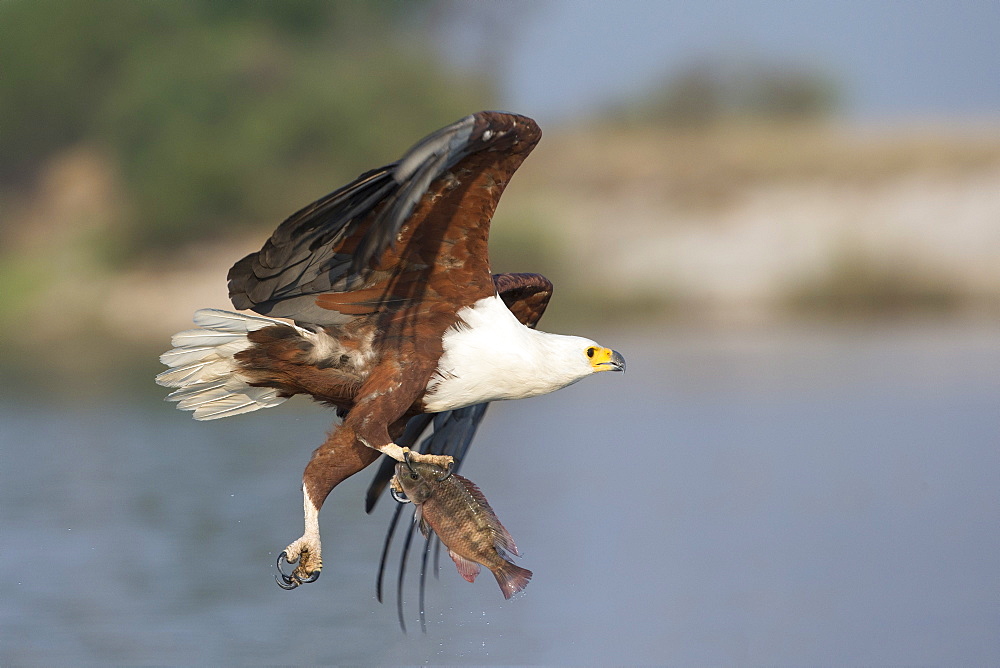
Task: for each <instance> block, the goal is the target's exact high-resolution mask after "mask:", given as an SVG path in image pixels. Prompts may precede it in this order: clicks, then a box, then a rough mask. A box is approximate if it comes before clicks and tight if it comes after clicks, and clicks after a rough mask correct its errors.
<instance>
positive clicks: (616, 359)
mask: <svg viewBox="0 0 1000 668" xmlns="http://www.w3.org/2000/svg"><path fill="white" fill-rule="evenodd" d="M611 352H612V355H611V363H612V364H614V365H615V370H616V371H621V372H622V373H625V357H624V356H622V354H621V353H620V352H618V351H617V350H612V351H611Z"/></svg>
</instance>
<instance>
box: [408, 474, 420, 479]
mask: <svg viewBox="0 0 1000 668" xmlns="http://www.w3.org/2000/svg"><path fill="white" fill-rule="evenodd" d="M419 479H420V476H418V475H417V474H416V473H411V474H410V480H419Z"/></svg>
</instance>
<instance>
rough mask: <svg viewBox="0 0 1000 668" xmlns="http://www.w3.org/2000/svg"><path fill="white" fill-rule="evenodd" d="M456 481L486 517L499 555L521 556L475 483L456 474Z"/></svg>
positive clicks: (508, 533)
mask: <svg viewBox="0 0 1000 668" xmlns="http://www.w3.org/2000/svg"><path fill="white" fill-rule="evenodd" d="M454 477H455V478H457V479H458V481H459V482H460V483H462V486H463V487H465V490H466V491H467V492H468V493H469V495H470V496H472V498H473V499H475V500H476V503H478V504H479V505H480V506H481V507H482V509H483V511H485V515H486V523H487V525H489V527H490V532H491V533H492V534H493V546H494V547H496V548H497V550H499V551H500V555H501V556H503V553H504V552H505V551H506V552H509V553H510V554H513V555H514V556H515V557H519V556H521V553H520V552H518V551H517V545H515V544H514V539H513V538H512V537H511V535H510V532H509V531H507V529H506V528H504V525H503V524H501V523H500V519H499V518H498V517H497V514H496V513H495V512H493V508H492V507H491V506H490V502H489V501H487V500H486V496H485V495H484V494H483V493H482V491H480V489H479V488H478V487H476V483H474V482H472V481H471V480H469V479H468V478H466V477H464V476H460V475H458V474H457V473H456V474H455V476H454Z"/></svg>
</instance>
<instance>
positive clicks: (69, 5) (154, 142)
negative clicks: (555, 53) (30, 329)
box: [0, 0, 493, 261]
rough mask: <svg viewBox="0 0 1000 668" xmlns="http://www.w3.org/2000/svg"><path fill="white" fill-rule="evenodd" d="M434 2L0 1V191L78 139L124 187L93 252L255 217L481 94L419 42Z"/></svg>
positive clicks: (126, 252)
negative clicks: (117, 215)
mask: <svg viewBox="0 0 1000 668" xmlns="http://www.w3.org/2000/svg"><path fill="white" fill-rule="evenodd" d="M435 4H439V3H435V2H433V0H411V1H408V2H402V1H400V0H368V1H364V2H362V1H360V0H354V1H349V2H330V1H328V0H282V1H280V2H277V1H276V2H234V1H229V0H227V1H225V2H223V1H215V0H184V1H177V2H168V1H160V0H151V1H143V2H138V1H134V0H102V1H101V2H65V1H60V0H10V1H7V2H2V3H0V73H2V76H0V183H2V184H3V185H2V186H0V205H2V203H3V199H4V198H5V197H6V198H14V197H24V194H25V193H28V192H30V191H31V188H32V184H33V183H34V182H35V180H36V179H37V178H38V175H39V174H40V172H41V171H42V170H43V169H44V168H45V166H46V165H47V164H48V163H49V162H50V161H51V160H52V159H53V158H54V157H57V156H58V155H60V154H61V153H62V152H64V151H67V150H69V149H72V148H75V147H80V146H85V147H88V148H93V149H95V150H98V151H101V152H102V154H103V155H105V156H107V157H108V158H109V160H110V163H111V164H112V165H113V166H114V169H115V170H116V172H117V178H119V179H120V180H121V183H122V185H123V189H124V190H125V194H124V197H125V199H126V201H127V212H126V215H125V216H124V217H125V218H126V219H127V220H124V221H121V224H117V225H115V226H114V230H113V234H109V235H108V238H107V239H104V240H103V241H102V243H103V244H104V245H105V246H106V248H105V249H104V250H105V251H106V254H107V255H108V256H109V257H110V258H111V259H117V260H119V261H120V260H122V259H123V258H135V257H140V256H142V255H143V254H144V253H146V252H148V251H150V250H152V249H164V248H167V249H169V248H171V247H176V246H178V245H181V244H184V243H188V242H190V241H193V240H197V239H199V238H204V237H206V236H209V235H215V234H220V233H224V232H226V231H228V230H231V229H232V228H234V227H235V226H239V225H244V224H247V223H248V222H250V223H266V224H267V225H273V224H274V223H275V222H276V221H278V220H280V219H281V218H283V217H284V216H285V215H287V214H288V213H290V212H291V210H290V203H292V202H294V203H296V204H301V203H304V202H307V201H310V200H311V199H312V198H315V197H318V196H320V195H322V194H325V192H327V191H328V190H330V189H332V188H333V187H334V186H335V185H337V184H340V183H343V182H345V181H346V180H348V179H350V178H353V177H354V176H356V175H357V174H358V173H360V172H361V171H363V170H364V169H367V168H370V167H372V166H375V165H376V164H381V163H383V162H385V161H387V160H390V159H393V158H394V157H396V154H397V153H398V151H399V147H400V146H401V145H406V144H407V143H408V142H410V141H412V139H413V138H414V137H419V136H421V135H423V134H424V133H426V132H429V131H431V130H433V129H434V128H436V127H438V126H440V125H441V124H443V123H445V122H448V121H450V120H453V119H455V118H458V117H460V116H462V115H464V114H466V113H469V112H471V111H475V110H478V109H479V108H482V107H485V106H489V104H490V101H491V100H492V99H493V93H492V90H491V88H490V86H489V84H488V83H484V82H483V77H482V76H477V77H475V78H474V77H473V76H472V75H471V74H469V73H466V74H461V73H457V72H454V71H449V70H447V69H446V68H445V67H444V66H443V64H442V63H441V62H440V61H439V60H438V59H437V58H436V55H435V53H434V52H433V49H432V48H431V47H430V46H428V44H429V43H432V39H431V35H430V34H429V28H428V27H427V26H426V24H425V23H422V21H421V18H420V17H421V16H426V15H427V12H428V10H430V9H433V7H431V6H432V5H435ZM8 224H9V223H8Z"/></svg>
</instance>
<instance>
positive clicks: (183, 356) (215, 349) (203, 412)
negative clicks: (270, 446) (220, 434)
mask: <svg viewBox="0 0 1000 668" xmlns="http://www.w3.org/2000/svg"><path fill="white" fill-rule="evenodd" d="M194 322H195V324H196V325H198V329H189V330H187V331H184V332H178V333H177V334H174V336H173V338H172V339H171V343H173V345H174V348H173V349H172V350H168V351H167V352H165V353H163V354H162V355H160V361H161V362H162V363H163V364H165V365H167V366H168V367H170V368H169V369H168V370H166V371H164V372H163V373H161V374H159V375H158V376H157V377H156V382H157V383H159V384H160V385H163V386H165V387H173V388H177V389H175V390H174V391H173V392H171V393H170V394H169V395H167V400H168V401H176V402H177V407H178V408H180V409H182V410H189V411H194V419H196V420H215V419H218V418H223V417H229V416H231V415H239V414H240V413H249V412H250V411H255V410H257V409H259V408H269V407H271V406H277V405H278V404H280V403H282V402H283V401H285V397H279V396H278V392H277V390H275V389H273V388H269V387H252V386H250V385H249V384H248V383H247V379H245V378H244V377H242V376H241V375H240V373H239V365H238V364H237V362H236V360H235V359H233V356H234V355H235V354H236V353H238V352H240V351H241V350H245V349H246V348H248V347H250V345H251V344H250V341H249V340H248V339H247V334H248V333H249V332H253V331H256V330H258V329H262V328H264V327H269V326H271V325H282V326H285V327H293V328H295V330H296V331H298V332H299V333H300V334H302V335H304V336H309V335H312V332H309V331H308V330H305V329H302V328H301V327H297V326H296V325H293V324H291V323H288V322H285V321H284V320H275V319H274V318H265V317H264V316H259V315H248V314H245V313H234V312H232V311H222V310H219V309H202V310H200V311H197V312H196V313H195V314H194Z"/></svg>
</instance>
